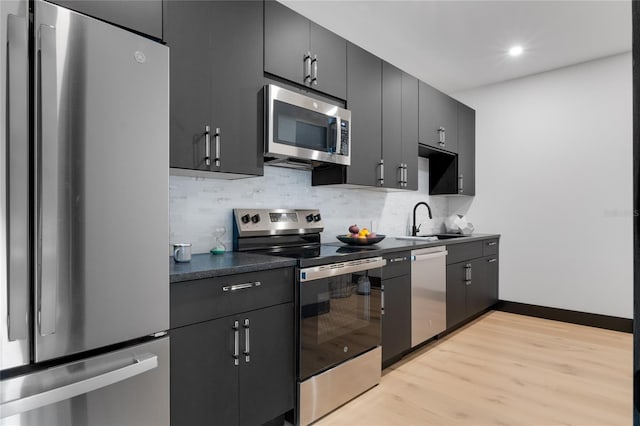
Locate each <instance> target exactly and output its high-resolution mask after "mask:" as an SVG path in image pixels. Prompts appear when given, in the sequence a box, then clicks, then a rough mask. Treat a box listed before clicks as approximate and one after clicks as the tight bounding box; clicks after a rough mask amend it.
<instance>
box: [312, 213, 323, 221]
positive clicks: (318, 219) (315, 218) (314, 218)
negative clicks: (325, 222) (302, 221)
mask: <svg viewBox="0 0 640 426" xmlns="http://www.w3.org/2000/svg"><path fill="white" fill-rule="evenodd" d="M313 220H315V221H316V222H320V221H321V220H322V216H320V213H318V214H317V215H315V216H313Z"/></svg>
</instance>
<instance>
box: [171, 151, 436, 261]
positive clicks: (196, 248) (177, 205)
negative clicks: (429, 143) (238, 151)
mask: <svg viewBox="0 0 640 426" xmlns="http://www.w3.org/2000/svg"><path fill="white" fill-rule="evenodd" d="M418 169H419V170H418V188H419V190H418V191H402V192H392V193H384V192H375V191H366V190H361V189H343V188H335V187H318V186H315V187H312V186H311V172H309V171H300V170H292V169H284V168H280V167H265V169H264V176H262V177H257V178H249V179H240V180H232V181H228V180H219V179H206V178H194V177H181V176H171V178H170V181H169V203H170V204H169V206H170V209H169V222H170V223H169V224H170V241H171V243H180V242H189V243H192V244H193V252H194V253H206V252H208V251H209V249H211V248H212V246H213V241H214V232H215V229H216V228H218V227H221V226H224V227H225V228H226V229H227V234H226V235H225V236H224V238H223V240H224V242H225V244H226V245H227V249H228V250H231V248H232V247H231V238H232V228H231V226H232V215H231V210H232V209H233V208H244V207H255V208H318V209H320V213H321V214H322V216H323V222H324V224H325V230H324V232H323V233H322V242H323V243H325V242H338V240H337V239H336V238H335V236H336V235H339V234H345V233H346V232H347V228H348V226H349V225H352V224H358V225H359V226H360V227H364V226H366V227H369V226H370V222H371V221H373V230H374V231H375V232H378V233H381V234H386V235H388V236H394V235H407V232H408V230H409V226H410V221H411V212H412V210H413V206H414V205H415V204H416V203H417V202H419V201H427V202H428V203H429V205H430V206H431V209H432V211H433V216H434V218H433V220H429V218H428V216H427V210H426V209H425V208H424V207H420V209H419V210H418V216H417V219H418V222H419V223H424V224H423V226H422V229H421V231H424V233H431V232H440V231H441V230H444V229H443V228H442V226H443V222H444V218H445V217H446V215H447V197H444V196H432V197H429V196H428V195H427V193H428V182H429V181H428V178H429V162H428V160H425V159H422V158H420V159H419V162H418ZM421 233H422V232H421Z"/></svg>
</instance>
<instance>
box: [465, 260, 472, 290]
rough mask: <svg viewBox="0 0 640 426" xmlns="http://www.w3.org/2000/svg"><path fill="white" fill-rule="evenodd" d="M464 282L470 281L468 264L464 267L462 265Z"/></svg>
mask: <svg viewBox="0 0 640 426" xmlns="http://www.w3.org/2000/svg"><path fill="white" fill-rule="evenodd" d="M464 280H465V281H471V264H470V263H467V264H466V265H464ZM467 285H469V284H467Z"/></svg>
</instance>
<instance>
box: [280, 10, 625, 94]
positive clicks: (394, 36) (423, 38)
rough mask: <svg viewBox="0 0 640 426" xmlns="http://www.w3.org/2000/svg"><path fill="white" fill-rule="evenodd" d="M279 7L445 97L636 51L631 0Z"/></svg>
mask: <svg viewBox="0 0 640 426" xmlns="http://www.w3.org/2000/svg"><path fill="white" fill-rule="evenodd" d="M281 2H282V3H284V4H286V5H287V6H289V7H290V8H292V9H294V10H296V11H297V12H299V13H301V14H302V15H304V16H306V17H308V18H310V19H311V20H313V21H315V22H317V23H318V24H320V25H322V26H324V27H326V28H328V29H330V30H332V31H333V32H335V33H337V34H339V35H341V36H342V37H344V38H346V39H348V40H350V41H352V42H353V43H355V44H357V45H359V46H361V47H363V48H364V49H366V50H368V51H370V52H372V53H374V54H376V55H377V56H379V57H381V58H383V59H385V60H386V61H388V62H391V63H393V64H394V65H396V66H398V67H399V68H402V69H403V70H405V71H407V72H408V73H410V74H413V75H415V76H416V77H418V78H420V79H421V80H424V81H426V82H427V83H429V84H431V85H432V86H435V87H436V88H438V89H440V90H442V91H444V92H447V93H453V92H457V91H461V90H465V89H470V88H473V87H478V86H483V85H487V84H491V83H496V82H499V81H504V80H509V79H513V78H517V77H522V76H525V75H530V74H535V73H539V72H543V71H548V70H551V69H555V68H561V67H565V66H568V65H572V64H576V63H580V62H584V61H588V60H592V59H596V58H601V57H605V56H610V55H614V54H618V53H623V52H627V51H630V50H631V1H630V0H626V1H614V0H608V1H568V0H564V1H523V0H512V1H483V0H475V1H457V0H456V1H454V0H449V1H427V0H421V1H400V0H386V1H380V0H377V1H373V0H358V1H334V0H281ZM514 44H521V45H522V46H523V48H524V53H523V54H522V55H521V56H520V57H518V58H512V57H509V56H508V55H507V50H508V49H509V47H511V46H512V45H514Z"/></svg>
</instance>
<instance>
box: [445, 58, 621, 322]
mask: <svg viewBox="0 0 640 426" xmlns="http://www.w3.org/2000/svg"><path fill="white" fill-rule="evenodd" d="M631 67H632V62H631V54H630V53H628V54H623V55H617V56H614V57H609V58H605V59H601V60H597V61H591V62H587V63H584V64H580V65H576V66H572V67H568V68H563V69H559V70H555V71H551V72H547V73H543V74H539V75H535V76H531V77H527V78H522V79H517V80H512V81H509V82H505V83H502V84H497V85H492V86H487V87H484V88H479V89H475V90H472V91H467V92H462V93H457V94H455V95H454V96H455V97H456V98H458V99H460V100H461V101H462V102H465V103H467V104H469V105H471V106H472V107H474V108H476V110H477V115H476V123H477V124H476V126H477V128H476V131H477V141H476V144H477V157H476V182H477V187H476V189H477V194H478V195H477V196H476V197H475V199H473V200H471V199H468V198H456V199H454V198H452V199H450V203H449V207H450V209H451V210H452V212H460V213H464V212H467V211H468V217H469V220H470V221H472V222H473V223H474V224H475V226H476V229H479V230H491V231H496V232H500V233H502V240H501V243H500V244H501V245H500V298H501V299H503V300H509V301H515V302H521V303H531V304H535V305H542V306H549V307H556V308H563V309H571V310H577V311H583V312H591V313H597V314H605V315H613V316H619V317H624V318H633V287H632V278H633V277H632V273H633V271H632V260H633V258H632V256H633V245H632V216H633V211H632V208H633V206H632V157H631V155H632V98H631V89H632V76H631V71H632V68H631Z"/></svg>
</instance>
